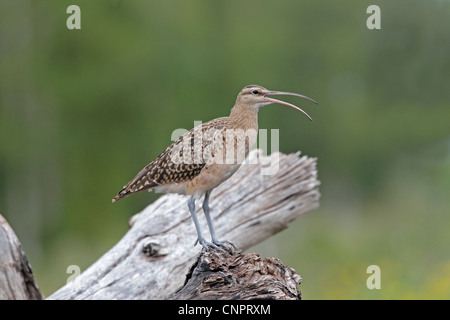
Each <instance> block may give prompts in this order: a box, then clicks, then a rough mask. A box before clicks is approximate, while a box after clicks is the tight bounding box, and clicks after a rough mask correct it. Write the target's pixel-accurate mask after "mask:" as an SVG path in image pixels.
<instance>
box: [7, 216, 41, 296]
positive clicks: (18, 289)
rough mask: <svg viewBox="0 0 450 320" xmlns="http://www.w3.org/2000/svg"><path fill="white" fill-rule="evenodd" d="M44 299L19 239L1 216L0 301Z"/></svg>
mask: <svg viewBox="0 0 450 320" xmlns="http://www.w3.org/2000/svg"><path fill="white" fill-rule="evenodd" d="M42 298H43V296H42V294H41V292H40V290H39V288H38V286H37V284H36V282H35V281H34V277H33V272H32V271H31V267H30V264H29V263H28V259H27V257H26V256H25V253H24V252H23V250H22V246H21V245H20V242H19V239H17V236H16V234H15V233H14V231H13V230H12V229H11V227H10V225H9V224H8V222H7V221H6V220H5V218H3V216H2V215H1V214H0V300H39V299H42Z"/></svg>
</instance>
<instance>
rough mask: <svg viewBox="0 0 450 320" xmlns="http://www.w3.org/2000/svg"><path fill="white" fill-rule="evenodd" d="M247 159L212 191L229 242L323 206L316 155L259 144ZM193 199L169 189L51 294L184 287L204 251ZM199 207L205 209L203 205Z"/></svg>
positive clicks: (157, 292)
mask: <svg viewBox="0 0 450 320" xmlns="http://www.w3.org/2000/svg"><path fill="white" fill-rule="evenodd" d="M257 159H259V161H256V160H257ZM247 162H248V163H245V164H243V165H242V166H241V168H240V169H239V170H238V171H237V172H236V173H235V174H234V175H233V176H232V177H231V178H230V179H229V180H227V181H226V182H224V183H223V184H222V185H220V186H219V187H218V188H216V189H215V190H214V191H213V193H212V195H211V202H210V205H211V210H212V211H211V213H212V217H213V223H214V226H215V228H216V233H217V236H218V237H219V239H227V240H231V241H233V242H234V243H235V244H236V245H237V246H238V247H239V248H240V249H243V250H245V249H247V248H249V247H251V246H253V245H255V244H257V243H259V242H261V241H262V240H264V239H266V238H268V237H270V236H271V235H273V234H275V233H277V232H279V231H281V230H283V229H285V228H286V227H287V225H288V223H289V222H290V221H292V220H293V219H295V218H296V217H298V216H300V215H301V214H303V213H305V212H307V211H310V210H313V209H315V208H317V207H318V205H319V202H318V200H319V196H320V194H319V191H318V189H317V186H318V185H319V182H318V180H317V171H316V160H315V159H313V158H308V157H306V156H303V157H299V153H296V154H289V155H285V154H281V153H275V154H272V155H271V156H268V157H266V156H262V155H261V152H260V151H258V150H253V151H252V152H251V153H250V155H249V157H248V159H247ZM252 163H256V164H252ZM268 164H270V165H268ZM268 166H270V167H271V168H272V169H273V170H272V171H271V172H272V174H269V175H262V174H261V172H262V171H265V173H266V174H267V173H269V171H270V170H269V169H268ZM277 168H278V170H277ZM187 200H188V197H185V196H179V195H174V194H168V195H164V196H162V197H160V198H159V199H158V200H157V201H155V202H154V203H153V204H151V205H149V206H148V207H146V208H145V209H144V210H143V211H142V212H141V213H139V214H137V215H135V216H134V217H132V219H131V220H130V225H131V228H130V230H129V231H128V232H127V233H126V234H125V236H124V237H123V238H122V239H121V240H120V241H119V242H118V243H117V244H116V245H115V246H114V247H113V248H112V249H110V250H109V251H108V252H107V253H106V254H104V255H103V256H102V257H101V258H100V259H99V260H97V261H96V262H95V263H94V264H93V265H92V266H91V267H89V268H88V269H87V270H86V271H84V272H83V273H82V274H81V275H79V276H78V277H77V278H75V279H74V280H73V281H71V282H69V283H68V284H67V285H65V286H64V287H62V288H61V289H59V290H58V291H57V292H55V293H54V294H52V295H51V296H50V297H49V299H167V298H169V297H171V296H172V295H173V294H174V293H175V292H176V291H177V290H178V289H179V288H180V287H181V286H182V285H183V283H184V281H185V277H186V273H187V272H188V270H189V267H190V266H191V265H192V264H193V263H194V262H195V260H196V257H197V255H198V253H199V251H200V249H201V247H200V246H199V245H197V246H195V247H194V243H195V242H196V238H197V235H196V231H195V228H194V225H193V223H192V220H191V217H190V214H189V211H188V207H187ZM124 201H126V200H124ZM118 205H120V203H119V204H118ZM197 207H198V209H197V212H198V213H200V212H201V210H202V209H201V206H197ZM201 218H202V217H200V224H201V227H202V230H204V232H205V234H207V233H206V232H207V230H208V229H207V225H206V221H204V219H201Z"/></svg>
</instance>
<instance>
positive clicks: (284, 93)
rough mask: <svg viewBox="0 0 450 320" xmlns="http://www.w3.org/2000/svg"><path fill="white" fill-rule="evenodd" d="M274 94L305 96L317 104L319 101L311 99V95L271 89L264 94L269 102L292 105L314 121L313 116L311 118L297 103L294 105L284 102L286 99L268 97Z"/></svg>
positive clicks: (304, 97)
mask: <svg viewBox="0 0 450 320" xmlns="http://www.w3.org/2000/svg"><path fill="white" fill-rule="evenodd" d="M273 95H289V96H297V97H300V98H303V99H308V100H309V101H312V102H314V103H315V104H317V101H315V100H313V99H311V98H309V97H307V96H304V95H302V94H298V93H292V92H283V91H269V92H267V93H266V94H265V95H264V97H265V98H266V101H267V102H269V103H279V104H284V105H286V106H289V107H292V108H294V109H297V110H298V111H300V112H302V113H303V114H304V115H305V116H307V117H308V119H309V120H311V121H312V118H311V117H310V116H309V115H308V114H307V113H306V112H305V111H303V110H302V109H300V108H299V107H297V106H295V105H293V104H291V103H289V102H284V101H281V100H278V99H273V98H267V96H273Z"/></svg>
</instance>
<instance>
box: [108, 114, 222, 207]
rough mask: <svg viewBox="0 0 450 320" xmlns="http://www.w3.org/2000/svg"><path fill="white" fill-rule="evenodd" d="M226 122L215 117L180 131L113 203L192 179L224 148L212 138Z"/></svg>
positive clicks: (124, 188) (220, 142)
mask: <svg viewBox="0 0 450 320" xmlns="http://www.w3.org/2000/svg"><path fill="white" fill-rule="evenodd" d="M225 121H226V119H225V118H218V119H215V120H214V121H210V122H206V123H203V124H201V125H199V126H197V127H195V128H193V129H191V130H189V131H188V132H186V133H185V134H183V135H182V136H181V137H180V138H179V139H178V140H176V141H174V142H173V143H172V144H171V145H170V146H169V147H167V148H166V150H164V151H163V152H162V153H161V154H160V155H159V156H158V157H157V158H156V159H155V160H153V161H152V162H151V163H149V164H148V165H147V166H145V168H143V169H142V170H141V171H140V172H139V173H138V174H137V175H136V177H135V178H134V179H133V180H131V181H130V182H128V183H127V184H126V185H125V186H124V187H123V189H122V190H121V191H120V192H119V193H118V194H117V196H116V197H115V198H114V199H113V202H115V201H117V200H119V199H122V198H124V197H126V196H128V195H130V194H132V193H137V192H140V191H144V190H147V189H151V188H153V187H156V186H161V185H167V184H171V183H180V182H183V181H186V180H191V179H193V178H195V177H196V176H197V175H198V174H200V171H201V170H202V168H203V167H204V166H205V165H206V164H207V163H208V159H210V158H211V157H214V154H215V153H217V151H218V150H219V149H220V148H222V147H223V143H222V141H221V140H220V141H219V140H218V139H215V138H214V137H215V136H217V133H218V132H220V129H221V128H223V126H224V122H225Z"/></svg>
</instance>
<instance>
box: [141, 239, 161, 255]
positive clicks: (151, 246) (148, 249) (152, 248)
mask: <svg viewBox="0 0 450 320" xmlns="http://www.w3.org/2000/svg"><path fill="white" fill-rule="evenodd" d="M160 249H161V245H160V244H159V243H158V242H155V241H150V242H147V243H146V244H144V245H143V247H142V253H143V254H144V255H146V256H147V257H155V256H158V252H159V250H160Z"/></svg>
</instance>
